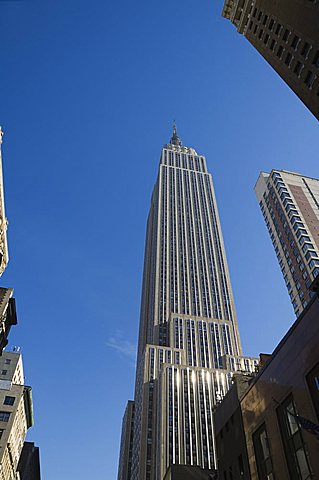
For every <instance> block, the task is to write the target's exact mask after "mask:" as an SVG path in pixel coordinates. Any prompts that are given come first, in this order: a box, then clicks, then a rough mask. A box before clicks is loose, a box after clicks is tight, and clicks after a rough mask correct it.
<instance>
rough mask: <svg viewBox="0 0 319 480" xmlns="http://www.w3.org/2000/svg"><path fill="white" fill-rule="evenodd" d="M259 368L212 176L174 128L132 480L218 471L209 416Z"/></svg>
mask: <svg viewBox="0 0 319 480" xmlns="http://www.w3.org/2000/svg"><path fill="white" fill-rule="evenodd" d="M256 363H257V360H256V359H254V358H248V357H242V350H241V344H240V338H239V333H238V328H237V320H236V313H235V308H234V301H233V294H232V289H231V283H230V278H229V272H228V266H227V260H226V254H225V249H224V243H223V237H222V232H221V225H220V220H219V216H218V211H217V203H216V198H215V193H214V188H213V183H212V176H211V175H210V174H209V173H208V171H207V166H206V160H205V157H204V156H203V155H199V154H198V153H197V152H196V151H195V150H194V149H193V148H188V147H184V146H183V145H182V142H181V140H180V138H179V137H178V135H177V131H176V127H175V126H174V131H173V136H172V138H171V141H170V143H169V144H167V145H165V146H164V147H163V150H162V154H161V159H160V165H159V171H158V177H157V181H156V183H155V187H154V190H153V195H152V200H151V207H150V212H149V217H148V223H147V235H146V246H145V263H144V275H143V290H142V302H141V318H140V333H139V345H138V357H137V374H136V387H135V410H134V427H133V450H132V473H131V479H132V480H163V478H164V476H165V474H166V472H167V470H168V468H169V466H170V465H173V464H175V465H176V464H184V465H191V466H192V465H193V466H199V467H202V468H204V469H211V470H214V469H215V467H216V454H215V438H214V426H213V418H212V412H213V408H214V406H215V405H216V404H217V403H218V402H219V401H220V400H221V399H222V398H223V396H224V395H225V393H226V392H227V390H228V388H229V385H230V383H231V378H232V372H234V371H237V370H242V371H250V372H251V371H254V370H255V366H256Z"/></svg>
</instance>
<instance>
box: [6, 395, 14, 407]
mask: <svg viewBox="0 0 319 480" xmlns="http://www.w3.org/2000/svg"><path fill="white" fill-rule="evenodd" d="M14 401H15V397H9V396H7V395H6V396H5V399H4V402H3V404H4V405H11V406H12V405H13V404H14Z"/></svg>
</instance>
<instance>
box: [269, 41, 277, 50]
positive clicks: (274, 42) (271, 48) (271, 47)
mask: <svg viewBox="0 0 319 480" xmlns="http://www.w3.org/2000/svg"><path fill="white" fill-rule="evenodd" d="M275 45H276V40H274V39H272V41H271V42H270V47H269V48H270V50H274V48H275Z"/></svg>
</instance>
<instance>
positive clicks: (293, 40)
mask: <svg viewBox="0 0 319 480" xmlns="http://www.w3.org/2000/svg"><path fill="white" fill-rule="evenodd" d="M299 40H300V38H299V37H298V36H297V35H295V36H294V38H293V39H292V42H291V46H292V48H294V49H295V50H296V48H297V47H298V43H299Z"/></svg>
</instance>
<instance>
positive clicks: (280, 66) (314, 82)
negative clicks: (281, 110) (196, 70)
mask: <svg viewBox="0 0 319 480" xmlns="http://www.w3.org/2000/svg"><path fill="white" fill-rule="evenodd" d="M222 14H223V16H224V17H225V18H227V19H228V20H230V21H231V22H232V23H233V24H234V25H235V26H236V28H237V30H238V32H239V33H241V34H243V35H244V36H245V37H246V38H247V40H249V42H250V43H251V44H252V45H253V46H254V47H255V48H256V50H258V52H259V53H260V54H261V55H262V56H263V57H264V58H265V59H266V60H267V62H268V63H269V64H270V65H271V66H272V67H273V68H274V69H275V70H276V72H277V73H278V74H279V75H280V76H281V78H282V79H283V80H284V81H285V82H286V83H287V85H289V87H290V88H291V89H292V90H293V91H294V92H295V94H296V95H297V96H298V97H299V98H300V100H301V101H302V102H303V103H304V104H305V105H306V106H307V107H308V108H309V110H310V111H311V112H312V113H313V114H314V115H315V117H317V119H319V28H318V25H319V2H318V0H290V1H287V0H278V1H274V0H226V1H225V4H224V8H223V12H222Z"/></svg>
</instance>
